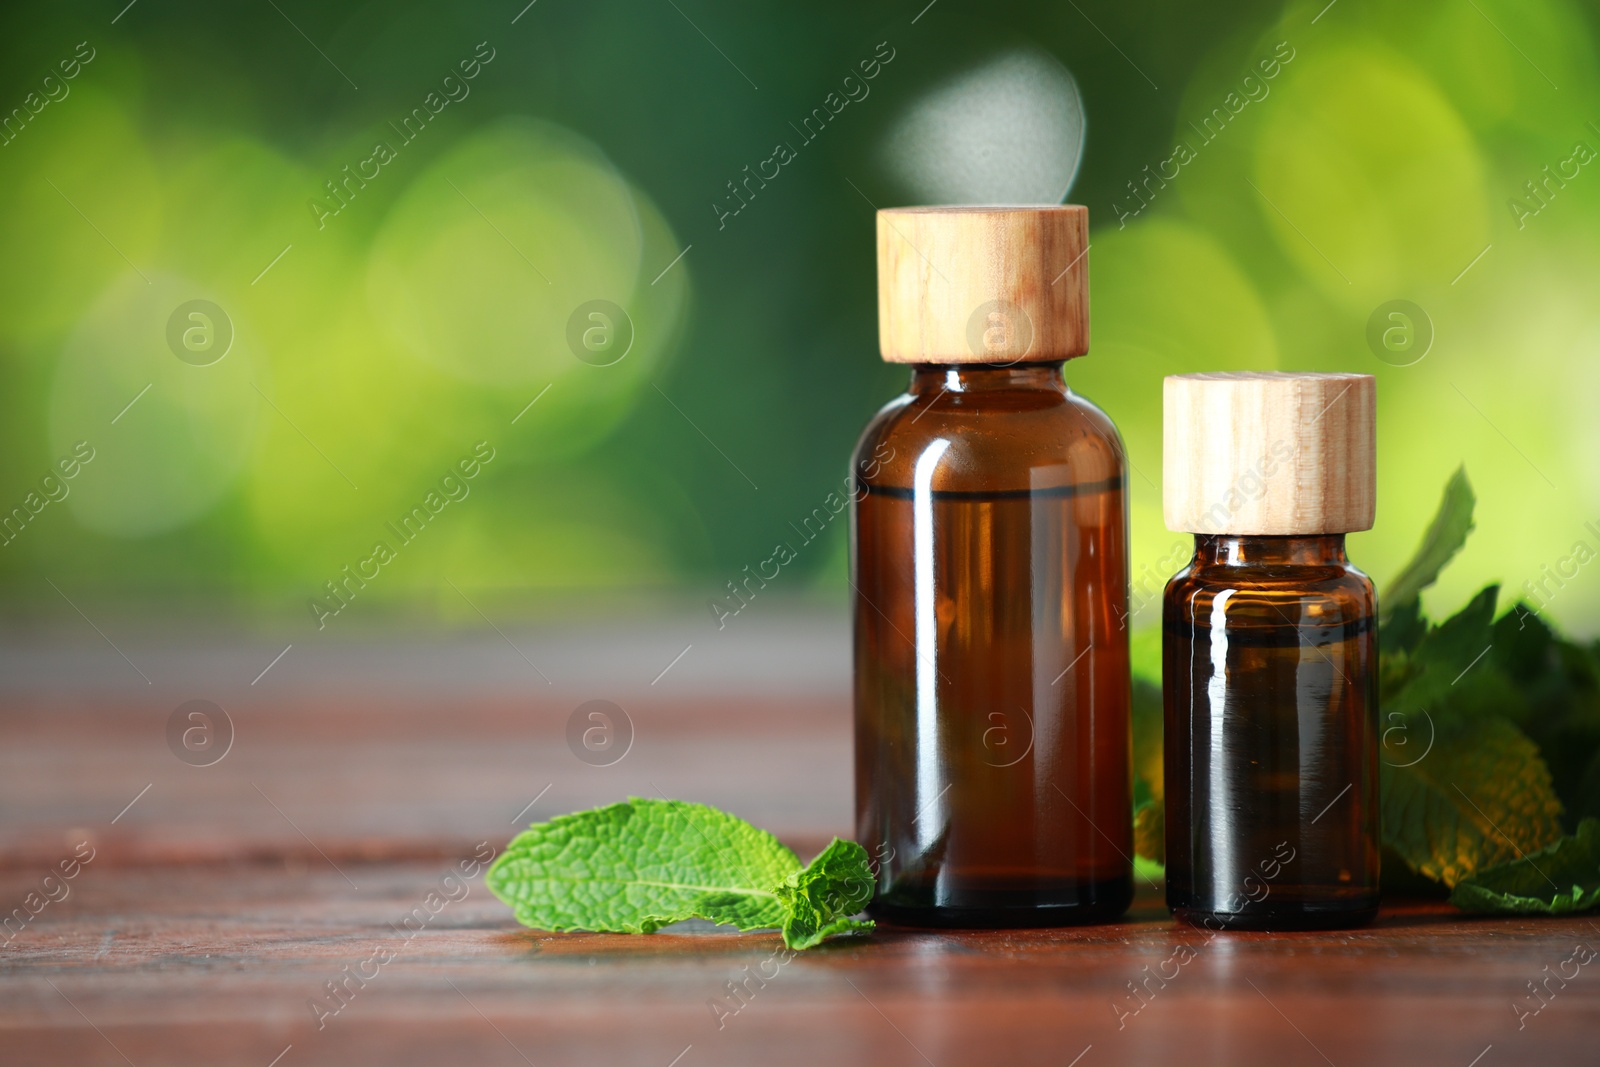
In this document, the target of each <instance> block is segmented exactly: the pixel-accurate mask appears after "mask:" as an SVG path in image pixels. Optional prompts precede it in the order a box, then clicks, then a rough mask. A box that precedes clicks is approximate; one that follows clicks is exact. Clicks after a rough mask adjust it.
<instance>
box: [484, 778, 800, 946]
mask: <svg viewBox="0 0 1600 1067" xmlns="http://www.w3.org/2000/svg"><path fill="white" fill-rule="evenodd" d="M799 869H800V859H799V857H797V856H796V855H795V854H794V853H793V852H791V851H790V850H789V849H788V848H786V847H784V845H783V844H782V843H780V842H779V841H778V839H777V838H776V837H773V836H772V835H771V834H769V833H767V832H766V831H765V830H760V829H757V828H756V827H754V826H751V825H750V824H749V823H747V822H745V821H744V820H743V819H739V818H735V817H734V816H732V815H728V814H726V813H725V812H721V811H718V810H717V809H716V808H712V807H707V806H706V805H704V804H691V803H689V802H687V801H681V800H646V799H639V798H633V799H630V800H627V801H624V802H622V803H620V804H610V805H607V806H606V807H603V808H595V809H593V810H592V811H580V812H576V813H573V814H570V815H558V816H556V817H555V818H554V819H551V820H550V821H549V822H546V823H536V824H534V825H533V826H530V827H529V828H528V829H526V830H524V831H523V832H522V833H520V834H518V835H517V836H516V837H515V838H513V839H512V841H511V843H510V844H509V845H507V846H506V850H505V852H503V853H501V855H500V858H499V859H497V860H495V861H494V864H493V865H492V866H491V867H490V868H489V873H488V875H487V878H488V884H489V888H490V889H491V890H492V891H493V892H494V894H495V896H497V897H499V898H500V899H501V900H503V901H505V902H506V903H507V904H509V905H511V909H512V911H514V912H515V913H516V916H517V920H518V921H519V922H521V923H523V924H524V925H526V926H532V927H535V928H537V929H540V930H598V931H612V932H621V933H653V932H654V931H656V930H658V929H660V928H661V927H663V926H665V925H667V924H668V923H675V922H679V921H681V920H683V919H709V920H710V921H712V922H714V923H717V924H719V925H731V926H737V927H738V928H739V929H741V930H755V929H760V928H763V927H775V926H778V925H780V924H781V923H782V922H783V920H784V918H785V917H786V916H787V914H788V909H787V908H786V907H785V906H784V904H783V903H782V901H780V900H779V899H778V895H777V893H776V891H775V887H776V886H777V885H778V883H779V882H781V881H783V880H784V879H785V878H787V877H788V876H789V875H790V874H792V873H794V872H795V871H798V870H799Z"/></svg>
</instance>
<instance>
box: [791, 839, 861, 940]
mask: <svg viewBox="0 0 1600 1067" xmlns="http://www.w3.org/2000/svg"><path fill="white" fill-rule="evenodd" d="M873 884H874V883H873V877H872V863H871V860H870V858H869V857H868V856H867V850H866V849H864V848H862V847H861V846H860V845H858V844H856V843H855V842H854V841H841V840H839V839H838V838H837V837H836V838H834V839H833V842H832V843H831V844H830V845H828V847H827V848H825V849H823V850H822V851H821V852H819V853H818V854H817V857H816V859H814V860H812V861H811V862H810V863H809V864H807V866H806V868H805V870H803V871H796V872H795V873H794V874H791V875H789V877H788V878H786V879H785V880H784V882H783V884H782V885H780V886H778V898H779V899H780V900H782V901H783V902H784V903H785V904H787V905H788V906H789V917H788V918H787V919H785V920H784V922H783V942H784V944H786V945H788V946H789V947H790V948H796V949H799V948H811V947H812V946H813V945H816V944H818V943H820V942H821V941H822V939H823V938H826V937H832V936H833V935H834V934H845V933H853V932H856V931H859V930H870V929H872V925H873V924H872V922H871V921H870V920H858V919H854V918H851V916H853V915H855V914H856V913H857V912H859V911H861V909H862V908H865V907H866V906H867V902H868V901H870V900H871V899H872V888H873Z"/></svg>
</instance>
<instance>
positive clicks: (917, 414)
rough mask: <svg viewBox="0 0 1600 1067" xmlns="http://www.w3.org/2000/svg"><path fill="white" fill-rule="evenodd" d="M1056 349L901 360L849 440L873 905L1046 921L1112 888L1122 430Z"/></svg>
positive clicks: (926, 918) (955, 921)
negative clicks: (967, 358)
mask: <svg viewBox="0 0 1600 1067" xmlns="http://www.w3.org/2000/svg"><path fill="white" fill-rule="evenodd" d="M1061 368H1062V365H1061V364H1060V363H1031V364H1020V365H1015V366H1010V367H989V366H972V365H966V366H918V367H916V368H914V369H913V371H912V376H911V388H910V390H909V391H908V392H907V393H906V394H905V395H903V396H901V397H899V398H898V399H896V400H895V401H893V402H892V403H890V404H889V405H888V406H887V407H885V408H884V409H883V410H882V411H880V412H879V413H878V415H877V416H876V417H875V418H874V419H873V420H872V422H871V423H870V424H869V425H868V427H867V429H866V432H865V433H864V434H863V435H862V438H861V443H860V445H859V447H858V448H857V451H856V456H855V465H854V467H853V473H854V479H855V494H854V501H853V506H852V509H851V559H850V569H851V585H852V593H853V597H854V623H855V636H854V642H855V731H856V734H855V741H856V751H855V760H856V820H857V832H858V837H859V839H860V840H861V842H862V843H863V844H864V845H866V846H867V848H868V849H869V851H871V852H872V854H873V857H874V859H875V861H876V863H877V867H878V891H877V896H876V897H875V899H874V901H873V903H872V905H871V906H870V908H869V910H870V911H871V913H872V914H873V915H874V916H876V917H878V918H880V919H886V920H889V921H891V922H901V923H907V924H916V925H934V926H1046V925H1061V924H1068V923H1078V922H1089V921H1095V920H1104V919H1110V918H1114V917H1116V916H1118V915H1120V914H1122V912H1123V911H1125V910H1126V909H1127V906H1128V903H1129V901H1130V900H1131V898H1132V871H1131V868H1130V857H1131V856H1132V854H1133V847H1132V834H1133V829H1132V817H1131V805H1132V793H1131V785H1130V781H1131V756H1130V746H1131V738H1130V719H1129V677H1128V634H1127V629H1126V622H1127V619H1126V615H1127V599H1128V559H1127V548H1126V546H1127V505H1126V497H1125V492H1124V490H1125V482H1126V478H1125V474H1124V458H1123V450H1122V443H1121V440H1120V438H1119V437H1118V435H1117V431H1116V428H1115V427H1114V426H1113V425H1112V424H1111V421H1110V420H1109V419H1108V418H1106V416H1105V415H1104V414H1103V413H1102V412H1101V411H1100V410H1099V409H1098V408H1096V407H1095V406H1094V405H1093V404H1090V403H1089V402H1088V401H1087V400H1084V399H1083V398H1082V397H1079V396H1076V395H1074V394H1073V393H1072V392H1071V391H1070V390H1069V389H1068V388H1067V387H1066V383H1065V381H1064V380H1063V377H1062V369H1061Z"/></svg>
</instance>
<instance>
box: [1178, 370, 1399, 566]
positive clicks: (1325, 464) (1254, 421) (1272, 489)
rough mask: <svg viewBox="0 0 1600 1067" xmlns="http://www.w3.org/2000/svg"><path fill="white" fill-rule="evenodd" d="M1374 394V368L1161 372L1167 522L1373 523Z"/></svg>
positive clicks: (1289, 529)
mask: <svg viewBox="0 0 1600 1067" xmlns="http://www.w3.org/2000/svg"><path fill="white" fill-rule="evenodd" d="M1376 397H1377V388H1376V383H1375V382H1374V380H1373V377H1372V375H1370V374H1289V373H1283V372H1279V371H1259V372H1240V373H1229V374H1179V375H1174V376H1172V377H1170V378H1168V379H1167V380H1166V386H1165V398H1164V399H1165V407H1166V412H1165V433H1164V435H1163V437H1164V441H1163V448H1162V452H1163V455H1162V480H1163V482H1164V483H1165V484H1164V489H1163V494H1162V496H1163V504H1164V509H1163V510H1164V512H1165V516H1166V520H1167V526H1168V528H1169V529H1172V530H1179V531H1185V532H1188V533H1204V534H1247V535H1248V534H1268V535H1279V536H1288V535H1296V534H1299V535H1306V534H1325V533H1348V532H1350V531H1352V530H1367V529H1371V527H1372V518H1373V511H1374V508H1375V504H1376V490H1377V464H1376V453H1377V449H1376V441H1375V439H1376V422H1377V420H1376V407H1377V404H1376Z"/></svg>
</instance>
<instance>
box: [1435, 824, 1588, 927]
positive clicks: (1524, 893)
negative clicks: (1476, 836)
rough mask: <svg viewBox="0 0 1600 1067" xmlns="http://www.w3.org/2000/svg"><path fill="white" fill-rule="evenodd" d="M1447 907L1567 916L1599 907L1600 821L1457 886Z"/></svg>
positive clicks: (1483, 871)
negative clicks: (1450, 905) (1451, 905)
mask: <svg viewBox="0 0 1600 1067" xmlns="http://www.w3.org/2000/svg"><path fill="white" fill-rule="evenodd" d="M1450 903H1452V904H1454V905H1455V906H1456V907H1458V908H1461V909H1463V910H1464V911H1475V912H1491V913H1511V914H1543V915H1568V914H1572V913H1574V912H1579V911H1587V910H1589V909H1590V908H1593V907H1596V906H1600V819H1585V820H1583V822H1582V823H1580V824H1579V825H1578V832H1577V833H1576V834H1573V835H1572V836H1571V837H1563V838H1562V839H1561V840H1559V841H1557V842H1556V843H1555V844H1553V845H1550V846H1549V847H1548V848H1543V849H1540V850H1539V851H1537V852H1533V853H1530V854H1528V855H1526V856H1523V857H1521V858H1520V859H1516V860H1512V861H1511V862H1509V863H1502V864H1499V865H1498V866H1495V867H1489V868H1487V869H1485V870H1481V871H1479V872H1477V873H1476V874H1474V875H1472V877H1470V878H1467V879H1465V880H1463V881H1461V882H1459V883H1457V884H1456V887H1455V890H1454V891H1453V892H1451V894H1450Z"/></svg>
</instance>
